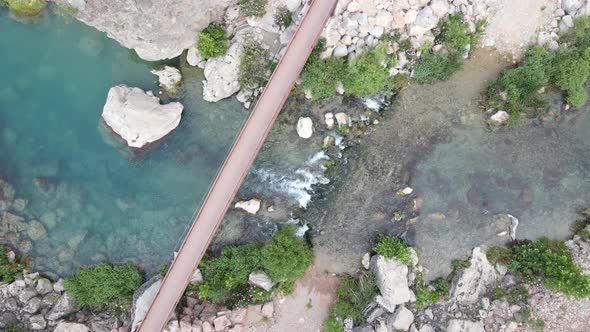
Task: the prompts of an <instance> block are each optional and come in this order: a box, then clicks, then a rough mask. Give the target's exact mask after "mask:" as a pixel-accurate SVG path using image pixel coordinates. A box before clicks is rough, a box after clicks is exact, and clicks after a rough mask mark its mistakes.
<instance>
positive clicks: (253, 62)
mask: <svg viewBox="0 0 590 332" xmlns="http://www.w3.org/2000/svg"><path fill="white" fill-rule="evenodd" d="M267 79H268V51H267V50H265V49H263V48H262V46H261V45H260V44H257V43H254V42H253V43H248V44H246V45H245V46H244V51H243V52H242V61H241V63H240V86H241V87H242V88H243V89H255V88H258V87H261V86H263V85H264V84H266V80H267Z"/></svg>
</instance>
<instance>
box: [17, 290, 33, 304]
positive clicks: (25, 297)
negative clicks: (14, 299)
mask: <svg viewBox="0 0 590 332" xmlns="http://www.w3.org/2000/svg"><path fill="white" fill-rule="evenodd" d="M35 296H37V292H36V291H35V290H34V289H32V288H25V289H23V290H22V291H20V292H19V293H18V300H19V301H20V302H21V303H27V302H28V301H29V300H30V299H32V298H33V297H35Z"/></svg>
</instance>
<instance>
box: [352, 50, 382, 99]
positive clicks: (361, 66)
mask: <svg viewBox="0 0 590 332" xmlns="http://www.w3.org/2000/svg"><path fill="white" fill-rule="evenodd" d="M390 81H391V80H390V76H389V70H388V69H387V67H386V63H385V48H384V47H382V46H379V47H377V48H375V49H373V50H371V51H369V52H367V53H365V54H363V55H361V56H360V57H358V58H356V59H354V60H353V61H352V62H351V64H350V66H349V67H348V71H347V74H346V77H345V79H344V82H343V84H344V90H345V91H346V92H347V93H349V94H351V95H353V96H356V97H370V96H373V95H376V94H377V93H378V92H379V91H380V90H382V89H383V88H385V87H387V86H388V85H389V83H390Z"/></svg>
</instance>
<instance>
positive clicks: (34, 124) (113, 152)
mask: <svg viewBox="0 0 590 332" xmlns="http://www.w3.org/2000/svg"><path fill="white" fill-rule="evenodd" d="M0 53H1V54H2V61H1V62H0V72H2V73H3V79H2V80H0V177H1V178H4V179H5V180H7V181H8V182H9V183H11V184H12V185H14V187H15V188H16V196H17V197H19V198H24V199H26V200H27V201H28V205H27V208H26V209H25V211H24V212H18V213H15V214H17V215H19V216H21V217H23V219H24V221H25V222H27V224H30V221H31V220H40V221H41V223H42V224H43V225H44V228H45V229H46V231H47V234H46V235H45V236H43V237H41V238H40V239H39V240H36V241H32V248H30V247H31V246H30V245H28V243H27V241H28V240H29V239H28V235H27V234H26V233H27V230H23V231H22V232H17V233H16V234H15V233H10V232H4V233H0V242H4V243H8V244H11V245H13V246H15V247H19V248H20V249H21V251H23V252H25V253H27V254H28V255H29V256H31V257H33V267H34V268H37V269H39V270H41V271H53V272H56V273H58V274H66V273H68V272H70V271H71V270H72V269H73V268H76V267H78V266H80V265H83V264H88V263H94V262H98V261H103V260H107V261H110V262H113V263H121V262H134V263H138V264H140V265H141V266H143V267H145V268H146V269H147V270H154V269H157V268H158V267H159V266H160V265H161V264H162V263H164V262H165V261H166V260H168V259H169V258H170V255H171V252H172V251H173V249H174V248H175V247H176V246H177V245H178V244H179V242H180V239H182V235H183V234H184V232H185V229H186V227H187V225H189V224H190V222H191V221H192V217H193V215H194V213H195V211H196V209H197V207H198V206H199V205H200V202H201V200H202V199H203V196H204V195H205V194H206V191H207V189H208V187H209V184H210V182H211V180H212V179H213V177H214V175H215V172H216V171H217V168H218V167H219V166H220V164H221V162H222V160H223V158H224V156H225V154H226V152H227V151H228V150H229V146H230V144H231V142H232V140H233V137H234V136H235V134H236V133H237V132H238V130H239V128H240V126H241V125H242V123H243V121H244V120H245V117H246V112H245V111H244V110H243V109H242V107H241V105H239V104H238V103H237V102H236V101H235V100H234V99H231V100H228V101H223V102H219V103H215V104H211V103H207V102H204V101H203V100H202V99H201V97H200V96H201V80H202V73H201V71H200V70H198V69H191V70H187V71H186V73H185V74H186V76H185V80H186V82H185V84H186V87H187V95H186V96H185V98H184V99H183V100H182V103H183V104H184V105H185V110H184V113H183V120H182V121H181V124H180V126H179V128H177V129H176V130H175V131H174V132H173V133H172V134H171V135H169V137H168V138H167V139H166V140H165V141H164V142H163V144H162V145H161V146H160V148H159V149H158V150H156V151H154V152H152V153H151V154H149V155H148V157H147V158H146V159H144V160H142V161H130V160H128V159H126V158H125V156H124V155H123V154H121V153H120V152H119V151H118V149H116V148H115V147H113V146H111V145H109V139H108V138H106V139H105V137H104V136H103V135H104V134H103V133H101V130H100V129H99V120H100V114H101V112H102V107H103V105H104V102H105V99H106V95H107V92H108V89H109V88H110V87H111V86H113V85H116V84H127V85H129V86H137V87H140V88H143V89H146V90H154V91H155V90H156V89H157V86H156V77H155V76H154V75H152V74H150V73H149V69H150V68H152V67H154V66H155V65H156V64H153V63H145V62H142V61H140V60H138V59H137V57H136V56H135V55H134V54H133V53H132V52H130V51H129V50H127V49H124V48H123V47H121V46H120V45H118V44H117V43H116V42H115V41H113V40H110V39H108V38H107V37H106V35H105V34H103V33H100V32H98V31H96V30H94V29H92V28H89V27H87V26H85V25H83V24H82V23H79V22H76V21H73V22H70V23H69V24H66V23H64V22H63V20H62V19H61V18H59V17H53V16H51V17H47V18H45V19H43V20H42V22H41V23H40V24H37V25H24V24H21V23H18V22H16V21H14V20H12V19H10V18H9V17H8V13H7V12H6V11H0ZM13 212H14V211H13ZM29 248H30V250H29Z"/></svg>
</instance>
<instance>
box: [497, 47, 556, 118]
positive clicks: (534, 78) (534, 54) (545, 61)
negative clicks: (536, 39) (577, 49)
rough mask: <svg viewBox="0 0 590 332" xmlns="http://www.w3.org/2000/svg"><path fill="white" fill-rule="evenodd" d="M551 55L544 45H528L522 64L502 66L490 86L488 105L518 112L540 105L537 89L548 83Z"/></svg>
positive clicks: (541, 101) (552, 56) (552, 55)
mask: <svg viewBox="0 0 590 332" xmlns="http://www.w3.org/2000/svg"><path fill="white" fill-rule="evenodd" d="M553 58H554V54H553V53H552V52H550V51H549V50H548V49H547V48H546V47H542V46H534V47H532V48H531V49H530V50H529V51H528V53H527V56H526V59H525V61H524V63H523V64H522V65H520V66H519V67H516V68H513V69H508V70H505V71H504V72H503V73H502V74H501V75H500V78H499V79H498V80H497V81H496V82H495V83H494V84H492V85H491V86H490V88H489V90H488V98H489V100H490V103H491V104H492V106H494V107H500V108H503V109H505V110H507V111H509V112H515V113H519V112H521V111H523V110H524V109H525V108H526V107H537V106H539V105H542V103H543V100H542V99H541V97H540V95H539V93H538V90H539V89H541V88H544V87H545V86H547V84H549V79H550V75H549V70H550V69H551V64H552V61H553Z"/></svg>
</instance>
